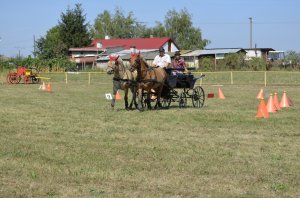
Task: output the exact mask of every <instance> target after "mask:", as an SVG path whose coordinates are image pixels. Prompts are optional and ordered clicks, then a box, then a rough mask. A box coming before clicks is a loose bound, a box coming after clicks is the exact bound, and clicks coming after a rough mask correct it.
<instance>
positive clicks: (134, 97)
mask: <svg viewBox="0 0 300 198" xmlns="http://www.w3.org/2000/svg"><path fill="white" fill-rule="evenodd" d="M130 91H131V94H132V98H131V102H130V105H129V109H132V105H133V103H134V105H135V108H136V109H137V105H138V104H137V102H136V88H135V87H133V86H131V87H130Z"/></svg>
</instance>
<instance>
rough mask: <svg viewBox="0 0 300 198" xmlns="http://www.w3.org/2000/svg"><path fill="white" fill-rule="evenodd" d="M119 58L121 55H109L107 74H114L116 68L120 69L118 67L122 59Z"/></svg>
mask: <svg viewBox="0 0 300 198" xmlns="http://www.w3.org/2000/svg"><path fill="white" fill-rule="evenodd" d="M118 59H119V56H113V55H109V61H108V63H107V69H106V72H107V74H113V73H114V72H115V71H116V70H118V68H117V67H119V65H120V61H119V60H118Z"/></svg>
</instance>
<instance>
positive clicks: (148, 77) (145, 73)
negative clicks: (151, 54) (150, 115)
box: [130, 52, 167, 110]
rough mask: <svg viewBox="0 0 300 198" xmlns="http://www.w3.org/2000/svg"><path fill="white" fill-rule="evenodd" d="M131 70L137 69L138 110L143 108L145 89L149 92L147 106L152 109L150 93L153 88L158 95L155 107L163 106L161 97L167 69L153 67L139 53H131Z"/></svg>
mask: <svg viewBox="0 0 300 198" xmlns="http://www.w3.org/2000/svg"><path fill="white" fill-rule="evenodd" d="M130 65H131V68H130V70H131V71H135V70H136V71H137V82H138V85H137V89H138V110H142V109H143V107H142V98H143V91H144V90H145V91H146V92H147V99H146V102H147V106H148V109H151V102H150V101H151V100H150V94H151V89H153V90H154V91H155V93H156V95H157V101H156V105H155V108H156V107H157V106H158V107H161V103H160V97H161V92H162V89H163V87H164V84H165V81H166V79H167V73H166V71H165V70H164V69H163V68H161V67H151V66H149V65H148V64H147V63H146V62H145V61H144V59H143V58H141V57H140V52H139V53H131V58H130Z"/></svg>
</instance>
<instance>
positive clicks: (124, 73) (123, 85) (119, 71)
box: [106, 55, 137, 110]
mask: <svg viewBox="0 0 300 198" xmlns="http://www.w3.org/2000/svg"><path fill="white" fill-rule="evenodd" d="M106 72H107V74H109V75H111V74H114V77H113V95H114V97H113V98H112V101H111V108H112V109H114V107H115V102H116V94H117V91H118V89H121V90H124V92H125V95H124V101H125V109H126V110H130V109H132V105H133V103H134V105H135V107H136V108H137V102H136V77H137V72H131V71H130V70H129V69H128V68H126V67H125V65H124V63H123V60H122V59H121V58H120V57H119V56H111V55H110V56H109V61H108V63H107V69H106ZM128 89H130V90H131V93H132V100H131V102H130V105H129V106H128Z"/></svg>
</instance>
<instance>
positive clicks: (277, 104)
mask: <svg viewBox="0 0 300 198" xmlns="http://www.w3.org/2000/svg"><path fill="white" fill-rule="evenodd" d="M273 102H274V106H275V109H276V111H279V110H281V108H280V105H279V102H278V95H277V93H276V92H275V93H274V97H273Z"/></svg>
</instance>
